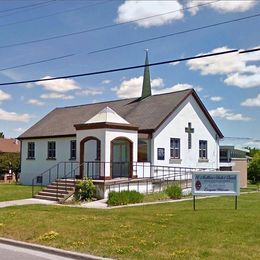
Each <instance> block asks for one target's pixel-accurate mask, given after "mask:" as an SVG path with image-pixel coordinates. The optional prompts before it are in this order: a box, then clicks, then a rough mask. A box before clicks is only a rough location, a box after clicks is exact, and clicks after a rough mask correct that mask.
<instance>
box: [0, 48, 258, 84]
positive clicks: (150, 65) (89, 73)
mask: <svg viewBox="0 0 260 260" xmlns="http://www.w3.org/2000/svg"><path fill="white" fill-rule="evenodd" d="M256 51H260V48H254V49H248V50H244V51H239V50H238V49H233V50H229V51H223V52H216V53H210V54H203V55H198V56H191V57H186V58H181V59H174V60H167V61H160V62H155V63H150V64H149V65H148V66H149V67H152V66H158V65H163V64H169V63H173V62H181V61H188V60H195V59H201V58H206V57H212V56H220V55H225V54H230V53H235V52H237V53H238V54H241V53H246V52H256ZM146 66H147V65H135V66H130V67H123V68H116V69H110V70H101V71H94V72H87V73H81V74H72V75H65V76H58V77H53V78H50V79H49V78H48V79H46V78H45V79H32V80H23V81H15V82H4V83H0V86H6V85H17V84H25V83H35V82H43V81H51V80H57V79H68V78H79V77H86V76H93V75H98V74H106V73H112V72H118V71H125V70H132V69H138V68H144V67H146Z"/></svg>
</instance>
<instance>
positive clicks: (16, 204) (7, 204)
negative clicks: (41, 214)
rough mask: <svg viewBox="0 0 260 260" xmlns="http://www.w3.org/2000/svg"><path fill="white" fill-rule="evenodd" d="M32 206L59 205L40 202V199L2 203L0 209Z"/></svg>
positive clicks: (50, 202)
mask: <svg viewBox="0 0 260 260" xmlns="http://www.w3.org/2000/svg"><path fill="white" fill-rule="evenodd" d="M32 204H43V205H52V204H57V203H56V202H55V201H49V200H39V199H23V200H10V201H3V202H0V208H6V207H11V206H22V205H32Z"/></svg>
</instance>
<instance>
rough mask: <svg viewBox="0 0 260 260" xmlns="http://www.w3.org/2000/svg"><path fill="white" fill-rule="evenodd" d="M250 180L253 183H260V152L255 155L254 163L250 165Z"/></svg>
mask: <svg viewBox="0 0 260 260" xmlns="http://www.w3.org/2000/svg"><path fill="white" fill-rule="evenodd" d="M248 179H249V180H251V181H252V183H258V182H260V151H258V152H256V153H255V154H254V156H253V158H252V161H251V162H250V163H249V167H248Z"/></svg>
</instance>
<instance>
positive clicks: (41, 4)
mask: <svg viewBox="0 0 260 260" xmlns="http://www.w3.org/2000/svg"><path fill="white" fill-rule="evenodd" d="M55 1H57V0H49V1H46V2H41V3H38V4H34V5H31V6H30V7H28V8H30V9H36V8H39V7H43V6H47V5H50V4H52V3H54V2H55ZM21 12H24V10H18V11H15V12H12V13H9V14H4V15H0V18H2V17H7V16H12V15H14V14H17V13H21Z"/></svg>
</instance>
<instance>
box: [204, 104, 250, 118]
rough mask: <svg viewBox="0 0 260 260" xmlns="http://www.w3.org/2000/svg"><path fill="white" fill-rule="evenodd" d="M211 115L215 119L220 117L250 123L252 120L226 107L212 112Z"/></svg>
mask: <svg viewBox="0 0 260 260" xmlns="http://www.w3.org/2000/svg"><path fill="white" fill-rule="evenodd" d="M209 113H210V114H211V116H213V117H220V118H223V119H226V120H231V121H249V120H251V119H252V118H250V117H247V116H243V115H242V114H236V113H233V112H232V111H231V110H230V109H226V108H224V107H218V108H216V109H213V110H210V111H209Z"/></svg>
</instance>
